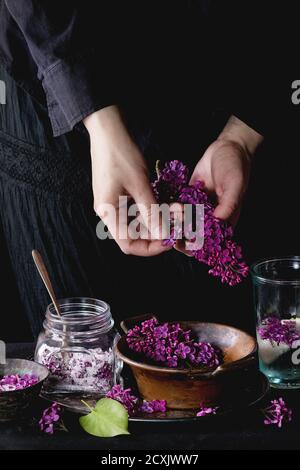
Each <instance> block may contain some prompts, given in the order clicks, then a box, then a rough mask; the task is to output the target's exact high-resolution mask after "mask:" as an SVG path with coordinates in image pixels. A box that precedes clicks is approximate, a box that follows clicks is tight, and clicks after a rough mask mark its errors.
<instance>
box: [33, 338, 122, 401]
mask: <svg viewBox="0 0 300 470" xmlns="http://www.w3.org/2000/svg"><path fill="white" fill-rule="evenodd" d="M88 353H89V354H87V353H84V352H71V351H65V352H61V351H60V350H59V349H58V348H54V347H50V346H48V345H46V344H43V345H42V346H41V348H40V349H39V351H38V354H37V360H38V362H40V363H41V364H43V365H45V366H46V367H47V368H48V369H49V371H50V373H51V374H50V379H51V381H50V382H49V385H50V384H51V387H53V388H55V389H57V390H58V391H59V390H60V389H68V390H70V391H89V392H97V393H103V394H105V393H106V392H107V391H108V390H110V388H111V387H112V385H113V377H114V371H113V368H114V353H113V351H112V350H108V351H103V350H102V349H101V348H95V349H91V350H89V351H88Z"/></svg>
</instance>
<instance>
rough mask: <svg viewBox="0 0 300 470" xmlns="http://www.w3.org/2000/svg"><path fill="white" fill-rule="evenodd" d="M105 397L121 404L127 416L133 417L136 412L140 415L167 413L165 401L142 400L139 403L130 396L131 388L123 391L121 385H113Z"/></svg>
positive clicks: (133, 396) (135, 398) (134, 397)
mask: <svg viewBox="0 0 300 470" xmlns="http://www.w3.org/2000/svg"><path fill="white" fill-rule="evenodd" d="M106 397H107V398H111V399H112V400H117V401H118V402H119V403H121V404H122V405H123V406H124V407H125V408H126V409H127V411H128V414H129V416H133V415H134V414H135V413H137V412H138V411H141V412H142V413H157V412H160V413H165V412H166V411H167V402H166V401H165V400H152V401H146V400H144V401H143V402H142V403H140V400H139V399H138V398H137V397H136V396H135V395H133V394H132V391H131V388H127V389H125V390H124V389H123V388H122V387H121V385H114V387H113V388H112V389H111V390H110V391H109V392H108V393H107V394H106Z"/></svg>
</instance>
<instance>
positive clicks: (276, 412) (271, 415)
mask: <svg viewBox="0 0 300 470" xmlns="http://www.w3.org/2000/svg"><path fill="white" fill-rule="evenodd" d="M263 413H264V415H265V420H264V424H275V425H277V426H278V427H279V428H281V427H282V425H283V424H284V423H288V422H290V421H292V410H291V408H289V407H288V406H287V404H286V403H285V401H284V400H283V399H282V398H279V399H278V400H272V401H271V405H270V406H269V407H268V408H266V409H264V410H263Z"/></svg>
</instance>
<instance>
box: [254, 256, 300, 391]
mask: <svg viewBox="0 0 300 470" xmlns="http://www.w3.org/2000/svg"><path fill="white" fill-rule="evenodd" d="M251 273H252V280H253V285H254V303H255V312H256V318H257V327H256V334H257V343H258V353H259V363H260V369H261V371H262V372H263V373H264V374H265V375H266V376H267V377H268V379H269V382H270V384H271V385H272V386H273V387H277V388H299V387H300V257H299V256H293V257H287V258H278V259H269V260H266V261H261V262H259V263H256V264H255V265H254V266H253V267H252V269H251Z"/></svg>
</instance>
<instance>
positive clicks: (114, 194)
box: [84, 106, 169, 256]
mask: <svg viewBox="0 0 300 470" xmlns="http://www.w3.org/2000/svg"><path fill="white" fill-rule="evenodd" d="M84 124H85V126H86V128H87V129H88V132H89V134H90V141H91V157H92V178H93V193H94V209H95V212H96V213H97V214H98V215H99V217H100V218H101V219H102V221H103V222H104V223H105V224H106V225H107V227H108V230H109V232H110V233H111V235H112V236H113V238H114V239H115V241H116V242H117V244H118V245H119V247H120V248H121V250H122V251H123V252H124V253H125V254H130V255H137V256H154V255H158V254H160V253H162V252H164V251H167V250H168V249H169V248H168V247H165V246H163V245H162V240H161V238H162V233H161V222H160V221H159V220H158V221H157V222H156V221H155V219H153V217H151V216H152V210H153V207H154V206H152V205H153V204H156V200H155V198H154V195H153V192H152V188H151V185H150V181H149V177H148V170H147V166H146V162H145V160H144V158H143V155H142V154H141V152H140V150H139V149H138V147H137V146H136V144H135V143H134V142H133V140H132V139H131V137H130V135H129V133H128V132H127V129H126V127H125V125H124V123H123V120H122V117H121V115H120V112H119V110H118V108H117V107H116V106H110V107H107V108H104V109H102V110H100V111H97V112H96V113H93V114H92V115H90V116H88V117H87V118H86V119H85V120H84ZM120 196H127V197H128V198H129V200H130V203H131V204H132V202H133V201H134V203H135V204H136V205H137V206H138V210H139V214H140V217H139V221H140V224H139V225H143V229H144V230H143V235H142V236H141V237H138V238H137V237H136V234H133V233H132V231H131V230H130V224H129V222H128V218H127V217H125V218H124V213H123V215H121V209H122V208H121V207H120V205H119V203H120ZM111 208H112V209H114V210H113V211H112V210H111ZM123 210H124V208H123ZM126 215H127V212H126ZM135 227H137V225H135ZM145 229H146V230H145ZM145 232H146V236H145Z"/></svg>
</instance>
